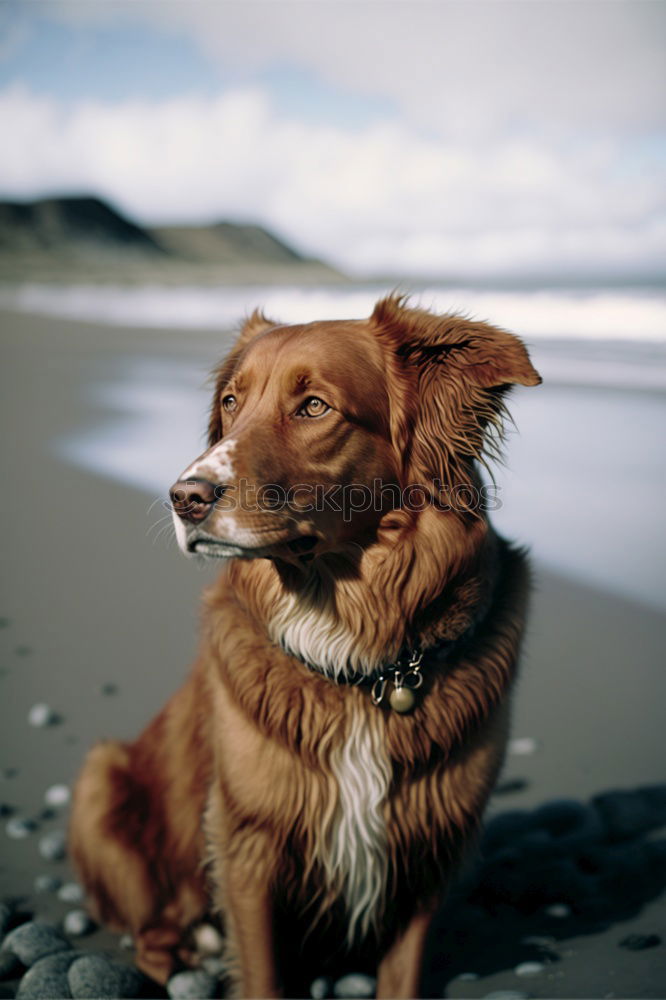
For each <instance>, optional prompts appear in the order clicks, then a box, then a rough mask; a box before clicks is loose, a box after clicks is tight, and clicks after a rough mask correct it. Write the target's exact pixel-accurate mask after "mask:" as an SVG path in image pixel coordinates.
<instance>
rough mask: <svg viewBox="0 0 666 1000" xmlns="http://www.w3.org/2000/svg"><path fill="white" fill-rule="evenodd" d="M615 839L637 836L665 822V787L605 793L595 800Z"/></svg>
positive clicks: (657, 786) (609, 831)
mask: <svg viewBox="0 0 666 1000" xmlns="http://www.w3.org/2000/svg"><path fill="white" fill-rule="evenodd" d="M592 801H593V803H594V805H595V807H596V808H597V810H598V811H599V815H600V816H601V819H602V820H603V822H604V823H605V825H606V829H607V831H608V835H609V837H610V838H611V839H612V840H624V839H626V838H628V837H636V836H638V835H639V834H641V833H646V832H647V831H648V830H653V829H655V828H657V827H659V826H663V825H664V824H666V786H664V785H654V786H652V787H648V788H637V789H636V790H634V791H628V792H605V793H604V794H603V795H596V796H595V797H594V798H593V799H592Z"/></svg>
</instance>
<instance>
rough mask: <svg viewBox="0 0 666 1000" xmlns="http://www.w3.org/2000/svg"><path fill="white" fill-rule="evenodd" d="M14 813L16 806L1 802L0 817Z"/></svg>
mask: <svg viewBox="0 0 666 1000" xmlns="http://www.w3.org/2000/svg"><path fill="white" fill-rule="evenodd" d="M13 815H14V806H10V805H7V803H6V802H0V819H7V818H8V817H9V816H13Z"/></svg>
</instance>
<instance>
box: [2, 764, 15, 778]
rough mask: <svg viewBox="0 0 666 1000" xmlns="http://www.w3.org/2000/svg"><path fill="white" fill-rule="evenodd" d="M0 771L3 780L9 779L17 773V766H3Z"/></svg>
mask: <svg viewBox="0 0 666 1000" xmlns="http://www.w3.org/2000/svg"><path fill="white" fill-rule="evenodd" d="M1 773H2V777H3V778H4V779H5V781H11V779H12V778H15V777H16V775H17V774H18V767H3V769H2V772H1Z"/></svg>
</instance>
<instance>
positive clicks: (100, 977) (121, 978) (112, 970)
mask: <svg viewBox="0 0 666 1000" xmlns="http://www.w3.org/2000/svg"><path fill="white" fill-rule="evenodd" d="M67 980H68V983H69V989H70V991H71V994H72V996H73V997H74V998H78V997H84V998H85V997H99V998H103V1000H107V998H108V1000H113V998H117V997H135V996H138V995H139V993H140V992H141V989H142V986H143V984H144V977H143V976H142V975H141V973H140V972H139V970H138V969H134V968H130V966H128V965H123V964H122V963H120V962H112V961H110V960H109V959H108V958H106V957H105V956H104V955H94V954H93V955H83V956H82V957H81V958H77V960H76V961H75V962H73V963H72V965H71V966H70V968H69V972H68V974H67Z"/></svg>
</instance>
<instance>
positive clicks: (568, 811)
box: [532, 799, 605, 850]
mask: <svg viewBox="0 0 666 1000" xmlns="http://www.w3.org/2000/svg"><path fill="white" fill-rule="evenodd" d="M532 816H533V819H534V823H535V825H536V826H537V827H539V829H540V830H546V831H547V832H548V833H549V834H550V835H551V836H552V837H553V838H555V839H556V840H557V841H558V845H557V846H559V847H560V849H566V850H572V849H576V848H582V847H585V846H587V845H589V844H594V843H597V842H598V841H600V840H601V839H602V838H603V837H604V832H605V831H604V824H603V822H602V820H601V818H600V816H599V813H598V811H597V810H596V809H593V808H590V807H589V806H585V805H583V804H582V802H576V801H575V800H573V799H560V800H556V801H554V802H548V803H547V804H546V805H544V806H541V807H540V808H539V809H535V811H534V813H533V814H532Z"/></svg>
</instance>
